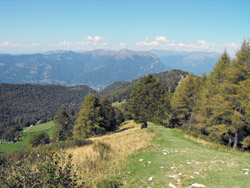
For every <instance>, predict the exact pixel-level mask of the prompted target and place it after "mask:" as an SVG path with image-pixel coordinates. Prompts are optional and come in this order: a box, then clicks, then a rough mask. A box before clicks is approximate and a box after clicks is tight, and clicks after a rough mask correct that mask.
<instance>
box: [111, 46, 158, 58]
mask: <svg viewBox="0 0 250 188" xmlns="http://www.w3.org/2000/svg"><path fill="white" fill-rule="evenodd" d="M136 55H137V56H143V57H155V55H154V54H153V53H151V52H149V51H134V50H129V49H127V48H125V49H121V50H120V51H118V52H117V54H116V55H115V59H118V60H119V59H126V58H130V59H133V56H136Z"/></svg>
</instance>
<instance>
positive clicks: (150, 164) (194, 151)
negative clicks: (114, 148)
mask: <svg viewBox="0 0 250 188" xmlns="http://www.w3.org/2000/svg"><path fill="white" fill-rule="evenodd" d="M149 125H150V126H149V127H151V129H153V130H154V131H155V132H156V134H157V136H156V138H155V140H154V142H155V145H156V146H155V147H153V148H149V149H148V150H147V151H145V152H143V153H139V154H136V155H133V156H131V157H130V158H129V163H128V165H127V167H126V169H125V172H124V175H123V176H122V182H123V185H124V187H147V188H148V187H156V188H158V187H171V186H172V187H174V186H175V187H191V185H193V184H195V183H197V184H202V185H204V186H205V187H215V188H219V187H221V188H225V187H227V188H229V187H234V188H236V187H242V188H247V187H250V171H249V169H250V157H249V156H245V155H242V154H239V153H232V152H225V151H220V150H216V149H211V148H206V147H205V146H203V145H201V144H198V143H196V142H193V141H190V140H187V139H185V138H184V136H183V133H181V132H178V131H177V130H173V129H166V128H164V127H160V126H156V125H153V124H149ZM193 187H194V186H193Z"/></svg>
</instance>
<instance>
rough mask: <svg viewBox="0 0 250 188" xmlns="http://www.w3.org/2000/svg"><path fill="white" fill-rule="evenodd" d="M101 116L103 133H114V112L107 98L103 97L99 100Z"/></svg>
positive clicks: (115, 124) (115, 122) (115, 123)
mask: <svg viewBox="0 0 250 188" xmlns="http://www.w3.org/2000/svg"><path fill="white" fill-rule="evenodd" d="M100 105H101V116H102V117H103V120H102V124H101V127H103V128H104V129H105V131H114V130H115V129H116V128H117V127H116V126H117V121H116V114H115V110H114V108H113V107H112V105H111V103H110V102H109V100H108V98H107V97H103V98H101V100H100Z"/></svg>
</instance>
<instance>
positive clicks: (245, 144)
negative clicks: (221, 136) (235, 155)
mask: <svg viewBox="0 0 250 188" xmlns="http://www.w3.org/2000/svg"><path fill="white" fill-rule="evenodd" d="M241 144H242V148H244V149H246V150H250V136H247V137H245V138H244V140H243V141H242V142H241Z"/></svg>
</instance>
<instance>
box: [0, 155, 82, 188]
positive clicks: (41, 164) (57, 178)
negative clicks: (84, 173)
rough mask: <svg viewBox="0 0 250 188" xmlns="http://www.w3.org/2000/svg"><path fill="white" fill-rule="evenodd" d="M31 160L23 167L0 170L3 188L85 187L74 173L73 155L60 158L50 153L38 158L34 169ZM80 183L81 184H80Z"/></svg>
mask: <svg viewBox="0 0 250 188" xmlns="http://www.w3.org/2000/svg"><path fill="white" fill-rule="evenodd" d="M30 165H31V164H30V162H29V160H27V159H26V160H25V162H24V163H23V164H22V165H20V166H19V165H13V164H10V165H9V166H7V167H5V168H0V186H1V187H53V188H54V187H83V185H84V183H83V182H80V179H79V178H78V177H77V175H76V172H75V171H73V165H72V155H68V156H67V157H65V155H64V154H63V155H61V156H58V155H56V154H54V153H50V154H49V155H46V156H38V162H37V164H36V166H35V167H34V168H30ZM79 182H80V183H79Z"/></svg>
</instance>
